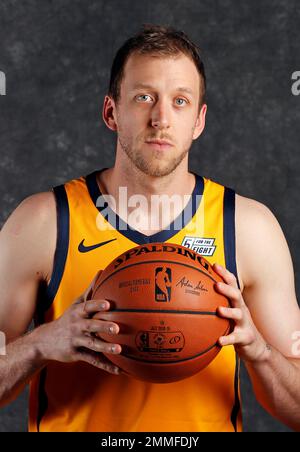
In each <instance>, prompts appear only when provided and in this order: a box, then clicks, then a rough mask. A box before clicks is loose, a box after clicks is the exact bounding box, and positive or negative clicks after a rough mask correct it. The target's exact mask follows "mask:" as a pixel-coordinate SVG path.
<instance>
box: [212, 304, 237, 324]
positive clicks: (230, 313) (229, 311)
mask: <svg viewBox="0 0 300 452" xmlns="http://www.w3.org/2000/svg"><path fill="white" fill-rule="evenodd" d="M218 312H219V314H220V315H221V316H222V317H225V318H226V319H232V320H235V321H236V322H239V321H241V320H242V318H243V311H242V310H241V309H240V308H225V306H219V307H218Z"/></svg>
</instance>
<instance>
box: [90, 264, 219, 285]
mask: <svg viewBox="0 0 300 452" xmlns="http://www.w3.org/2000/svg"><path fill="white" fill-rule="evenodd" d="M199 256H200V255H199ZM161 262H166V263H167V264H177V265H182V266H184V267H188V268H192V269H194V270H196V271H198V272H200V273H202V274H203V275H205V276H207V277H208V278H210V279H211V280H212V281H213V282H215V283H217V282H218V281H216V280H215V279H214V278H213V277H212V276H210V275H209V274H207V273H205V272H204V271H203V270H201V269H200V268H197V267H193V266H192V265H188V264H183V263H182V262H176V261H167V260H164V259H161V260H154V261H143V262H136V263H135V264H129V265H126V266H125V267H123V268H119V270H116V271H115V272H113V273H111V274H110V275H108V276H107V277H106V278H105V279H104V280H103V281H102V282H101V283H100V284H98V286H97V287H96V289H94V292H93V294H94V293H95V292H96V291H97V290H98V289H99V287H101V286H102V284H104V283H105V282H106V281H107V280H108V279H109V278H111V277H112V276H114V275H116V274H117V273H118V272H121V271H123V270H125V269H126V268H129V267H134V266H135V265H142V264H160V263H161Z"/></svg>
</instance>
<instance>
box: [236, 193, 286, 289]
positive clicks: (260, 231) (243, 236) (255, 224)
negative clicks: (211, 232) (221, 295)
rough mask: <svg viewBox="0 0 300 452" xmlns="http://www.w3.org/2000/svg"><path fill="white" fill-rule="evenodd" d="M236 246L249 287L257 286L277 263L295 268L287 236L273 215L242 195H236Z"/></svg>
mask: <svg viewBox="0 0 300 452" xmlns="http://www.w3.org/2000/svg"><path fill="white" fill-rule="evenodd" d="M236 242H237V243H236V246H237V265H238V267H239V269H240V274H241V278H242V280H243V283H244V285H246V286H249V285H251V284H253V283H254V281H256V280H257V278H258V276H259V275H261V273H262V271H263V269H264V267H265V265H267V264H268V263H269V264H270V265H271V263H272V260H273V259H281V260H282V262H283V261H284V262H285V263H286V265H289V266H290V265H291V257H290V252H289V249H288V245H287V242H286V239H285V236H284V233H283V231H282V228H281V226H280V224H279V222H278V220H277V218H276V217H275V215H274V214H273V212H272V211H271V210H270V209H269V207H267V206H266V205H264V204H263V203H261V202H259V201H256V200H254V199H250V198H246V197H244V196H240V195H236Z"/></svg>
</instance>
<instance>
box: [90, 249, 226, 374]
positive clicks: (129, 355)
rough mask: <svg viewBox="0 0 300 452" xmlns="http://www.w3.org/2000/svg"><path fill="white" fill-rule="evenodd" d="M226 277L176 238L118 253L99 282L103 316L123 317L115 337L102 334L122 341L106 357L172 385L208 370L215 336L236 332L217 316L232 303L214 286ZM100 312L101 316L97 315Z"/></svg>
mask: <svg viewBox="0 0 300 452" xmlns="http://www.w3.org/2000/svg"><path fill="white" fill-rule="evenodd" d="M217 281H222V279H221V277H220V276H219V275H217V274H216V273H215V272H214V270H213V268H212V266H211V265H210V264H209V262H208V261H207V260H206V259H204V258H203V257H202V256H201V255H199V254H198V253H195V252H194V251H192V250H190V249H188V248H186V247H184V246H181V245H176V244H171V243H151V244H146V245H141V246H137V247H134V248H132V249H130V250H128V251H126V252H125V253H123V254H121V255H120V256H118V257H117V258H115V259H114V260H113V261H112V262H111V263H110V264H109V265H108V266H107V267H106V268H105V269H104V271H103V272H102V273H101V275H100V276H99V277H98V279H97V281H95V284H94V287H93V291H92V297H91V298H93V299H102V298H105V299H107V300H108V301H109V302H110V305H111V308H110V310H109V311H106V312H103V313H102V314H101V318H102V319H103V320H109V321H113V322H115V323H117V324H118V325H119V327H120V332H119V334H118V335H117V336H110V335H108V334H106V333H105V334H104V333H101V335H100V334H99V336H100V337H101V338H102V339H103V340H105V341H107V342H116V343H119V344H120V345H121V346H122V353H121V354H120V355H111V354H110V355H106V356H107V358H108V359H109V360H110V361H112V362H113V363H114V364H116V365H118V366H119V367H120V368H121V369H122V370H123V371H125V372H126V373H128V374H129V375H130V376H132V377H134V378H137V379H141V380H146V381H150V382H153V383H170V382H174V381H177V380H181V379H183V378H186V377H190V376H192V375H194V374H196V373H197V372H199V371H201V370H202V369H204V368H205V367H206V366H207V365H208V364H209V363H210V362H211V361H212V360H213V359H214V358H215V357H216V355H217V354H218V352H219V351H220V349H221V347H220V346H219V345H218V343H217V341H218V338H219V337H220V336H223V335H226V334H227V333H228V332H229V330H230V323H229V321H228V320H227V319H224V318H221V317H219V316H217V314H216V309H217V307H218V306H229V302H228V300H227V298H226V297H224V296H223V295H221V294H219V293H218V292H216V290H215V289H214V284H215V282H217ZM98 318H99V317H98Z"/></svg>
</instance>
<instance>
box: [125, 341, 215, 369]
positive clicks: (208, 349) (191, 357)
mask: <svg viewBox="0 0 300 452" xmlns="http://www.w3.org/2000/svg"><path fill="white" fill-rule="evenodd" d="M218 346H219V345H218V343H217V342H216V343H215V344H213V345H211V346H210V347H208V348H207V349H205V350H203V351H202V352H201V353H197V355H194V356H190V357H189V358H183V359H178V360H176V361H154V360H151V361H148V360H145V359H142V358H138V357H137V356H131V355H125V354H124V355H121V356H124V357H126V358H129V359H132V360H134V361H142V362H143V364H163V365H165V364H178V363H182V362H184V361H190V360H191V359H195V358H199V356H202V355H204V354H205V353H208V352H209V351H210V350H212V349H213V348H214V347H218Z"/></svg>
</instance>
